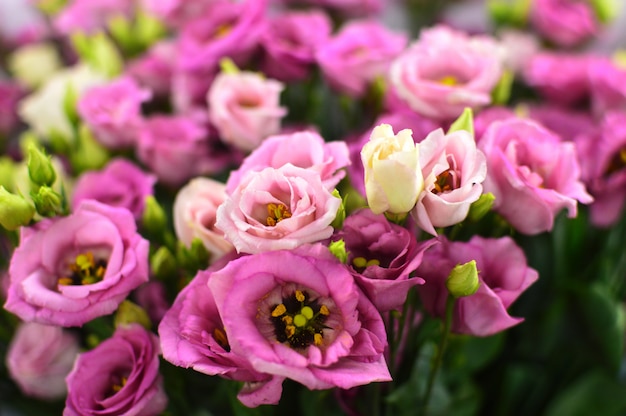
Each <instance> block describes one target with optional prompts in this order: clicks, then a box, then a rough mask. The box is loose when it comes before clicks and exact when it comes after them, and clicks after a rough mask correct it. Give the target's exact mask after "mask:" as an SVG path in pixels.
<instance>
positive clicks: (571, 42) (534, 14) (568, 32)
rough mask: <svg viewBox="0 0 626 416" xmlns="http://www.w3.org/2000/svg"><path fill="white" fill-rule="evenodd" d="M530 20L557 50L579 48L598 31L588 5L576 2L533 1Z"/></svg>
mask: <svg viewBox="0 0 626 416" xmlns="http://www.w3.org/2000/svg"><path fill="white" fill-rule="evenodd" d="M530 21H531V23H532V25H533V26H534V28H535V29H536V30H537V31H538V32H539V33H540V34H541V35H542V36H543V37H544V38H546V39H548V40H550V41H552V42H553V43H555V44H556V45H558V46H561V47H572V46H576V45H579V44H580V43H582V42H584V41H586V40H589V39H591V38H592V37H594V36H596V35H597V34H598V32H599V29H600V27H599V26H600V25H599V22H598V19H597V18H596V16H595V13H594V10H593V6H592V4H591V3H587V2H584V1H578V0H533V2H532V6H531V8H530Z"/></svg>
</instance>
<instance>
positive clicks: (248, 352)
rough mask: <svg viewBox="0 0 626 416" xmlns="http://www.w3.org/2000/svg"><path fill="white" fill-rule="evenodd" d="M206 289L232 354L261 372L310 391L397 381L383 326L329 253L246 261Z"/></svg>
mask: <svg viewBox="0 0 626 416" xmlns="http://www.w3.org/2000/svg"><path fill="white" fill-rule="evenodd" d="M294 270H297V273H295V272H294ZM208 284H209V288H210V289H211V292H212V293H213V296H214V297H215V304H216V306H217V310H218V312H219V314H220V316H221V317H222V321H223V323H224V331H225V333H226V335H227V337H228V342H229V345H230V351H231V353H233V354H237V355H239V356H241V357H245V358H246V360H247V361H248V362H249V363H250V365H251V366H252V368H253V369H255V370H256V371H258V372H261V373H266V374H269V375H274V376H276V377H285V378H290V379H292V380H295V381H297V382H299V383H301V384H303V385H305V386H306V387H308V388H309V389H329V388H332V387H339V388H343V389H348V388H351V387H355V386H359V385H363V384H368V383H372V382H377V381H389V380H391V376H390V374H389V370H388V369H387V365H386V363H385V360H384V356H383V352H384V349H385V347H386V346H387V340H386V333H385V327H384V323H383V320H382V318H381V316H380V314H379V313H378V311H377V310H376V308H375V307H374V305H373V304H372V303H371V302H370V301H369V300H368V299H367V297H365V296H364V295H363V294H362V293H361V292H360V291H359V289H358V287H357V286H356V284H355V282H354V278H353V277H352V275H351V274H350V272H349V271H348V270H347V269H346V267H345V266H344V265H343V264H341V263H339V261H337V259H336V258H335V257H334V256H333V255H332V254H330V252H329V251H328V249H327V247H325V246H323V245H321V244H317V245H313V246H302V247H299V248H298V249H296V250H280V251H272V252H266V253H260V254H255V255H251V256H243V257H240V258H239V259H237V260H234V261H231V262H230V263H229V264H228V265H227V266H226V267H224V268H222V269H221V270H219V271H216V272H214V273H213V274H212V275H211V277H210V278H209V283H208Z"/></svg>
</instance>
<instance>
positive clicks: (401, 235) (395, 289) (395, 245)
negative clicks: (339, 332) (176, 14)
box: [332, 209, 437, 312]
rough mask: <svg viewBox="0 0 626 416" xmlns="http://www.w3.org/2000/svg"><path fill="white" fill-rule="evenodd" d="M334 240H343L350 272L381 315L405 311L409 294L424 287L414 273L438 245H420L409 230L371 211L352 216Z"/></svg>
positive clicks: (367, 210) (421, 280)
mask: <svg viewBox="0 0 626 416" xmlns="http://www.w3.org/2000/svg"><path fill="white" fill-rule="evenodd" d="M332 239H333V240H335V241H337V240H339V239H343V241H344V242H345V244H346V252H347V253H348V267H349V269H350V271H351V272H352V274H353V275H354V278H355V279H356V282H357V284H358V285H359V287H360V288H361V289H362V290H363V292H365V294H366V295H367V297H368V298H369V299H370V300H371V301H372V303H373V304H374V305H375V306H376V308H377V309H378V310H379V311H381V312H384V311H388V310H391V309H399V308H400V307H402V304H403V303H404V301H405V299H406V295H407V292H408V291H409V290H410V289H411V288H412V287H413V286H415V285H420V284H423V283H424V279H422V278H420V277H416V276H413V275H412V273H413V272H414V271H415V270H416V269H417V267H418V266H419V265H420V263H421V261H422V256H423V254H424V251H425V250H426V249H427V248H429V247H430V246H432V245H433V244H435V243H436V242H437V240H434V239H431V240H427V241H425V242H423V243H418V242H417V240H416V239H415V235H414V234H413V233H411V232H410V231H409V230H407V229H406V228H404V227H401V226H399V225H396V224H392V223H391V222H389V221H387V219H386V218H385V216H384V215H382V214H379V215H376V214H374V213H372V211H370V210H369V209H362V210H358V211H356V212H354V213H352V214H351V215H349V216H348V217H347V218H346V219H345V221H344V223H343V228H342V229H341V230H340V231H338V232H336V233H335V235H334V236H333V237H332Z"/></svg>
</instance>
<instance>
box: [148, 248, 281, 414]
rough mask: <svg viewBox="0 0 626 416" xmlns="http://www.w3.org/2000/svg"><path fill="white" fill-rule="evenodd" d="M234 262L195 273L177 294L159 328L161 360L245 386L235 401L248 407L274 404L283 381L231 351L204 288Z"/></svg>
mask: <svg viewBox="0 0 626 416" xmlns="http://www.w3.org/2000/svg"><path fill="white" fill-rule="evenodd" d="M234 258H236V256H233V255H230V256H227V258H223V259H222V260H220V261H219V262H218V263H216V264H214V265H213V266H212V267H211V269H209V270H207V271H201V272H199V273H198V274H197V275H196V277H194V279H193V280H192V281H191V282H190V283H189V284H188V285H187V286H185V288H184V289H183V290H182V291H181V292H180V293H179V294H178V296H177V297H176V300H175V301H174V304H173V305H172V307H171V309H170V310H169V311H168V312H166V314H165V316H164V317H163V319H162V321H161V324H160V325H159V338H160V340H161V348H162V350H163V358H165V359H166V360H167V361H169V362H171V363H172V364H174V365H177V366H179V367H184V368H193V369H194V370H196V371H198V372H200V373H204V374H208V375H211V376H215V375H219V376H220V377H223V378H226V379H230V380H237V381H242V382H244V383H246V385H245V386H244V388H243V389H242V391H241V392H240V393H239V395H238V397H239V400H241V401H242V402H243V403H244V404H245V405H246V406H248V407H256V406H258V405H260V404H276V403H278V401H279V400H280V396H281V393H282V387H281V384H282V381H283V379H284V378H283V377H275V376H272V375H269V374H265V373H260V372H258V371H255V370H254V369H253V368H252V366H251V365H250V364H249V363H248V361H247V360H246V357H245V356H241V355H238V354H236V353H235V352H233V351H231V346H230V344H229V338H228V337H227V335H226V332H225V330H224V323H223V322H222V318H221V317H220V315H219V312H218V310H217V307H216V305H215V299H214V298H213V294H212V292H211V291H210V290H209V287H208V285H207V282H208V281H209V278H210V277H211V274H212V271H213V270H219V269H220V268H221V267H223V266H224V265H226V264H228V260H231V261H232V260H233V259H234Z"/></svg>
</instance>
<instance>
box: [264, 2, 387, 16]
mask: <svg viewBox="0 0 626 416" xmlns="http://www.w3.org/2000/svg"><path fill="white" fill-rule="evenodd" d="M275 1H276V2H277V3H279V4H285V5H288V6H294V7H302V6H304V7H306V8H323V9H328V10H329V11H331V12H334V13H337V14H339V15H340V16H342V17H343V18H347V19H354V18H361V17H367V16H370V17H375V16H376V15H377V13H380V12H381V11H382V9H383V6H384V1H383V0H275Z"/></svg>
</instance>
